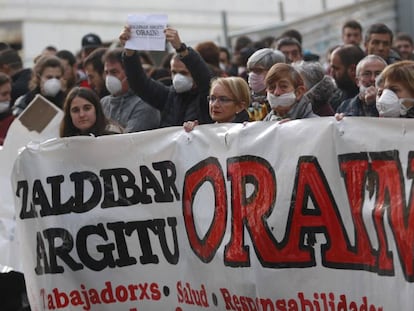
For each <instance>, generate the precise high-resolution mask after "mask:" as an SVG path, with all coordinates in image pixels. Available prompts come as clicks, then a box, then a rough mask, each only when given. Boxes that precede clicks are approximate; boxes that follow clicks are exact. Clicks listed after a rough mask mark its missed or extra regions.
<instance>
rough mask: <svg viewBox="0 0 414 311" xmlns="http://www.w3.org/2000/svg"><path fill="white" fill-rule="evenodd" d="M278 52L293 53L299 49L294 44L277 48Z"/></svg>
mask: <svg viewBox="0 0 414 311" xmlns="http://www.w3.org/2000/svg"><path fill="white" fill-rule="evenodd" d="M279 50H280V51H293V50H299V47H298V46H297V45H296V44H285V45H282V46H281V47H279Z"/></svg>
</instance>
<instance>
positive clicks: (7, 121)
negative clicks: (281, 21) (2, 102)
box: [0, 111, 14, 146]
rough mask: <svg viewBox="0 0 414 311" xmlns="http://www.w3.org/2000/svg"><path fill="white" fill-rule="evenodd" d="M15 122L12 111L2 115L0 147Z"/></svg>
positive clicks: (0, 120)
mask: <svg viewBox="0 0 414 311" xmlns="http://www.w3.org/2000/svg"><path fill="white" fill-rule="evenodd" d="M13 121H14V116H13V115H12V113H11V111H7V112H3V113H0V146H1V145H3V142H4V139H5V138H6V135H7V131H8V130H9V127H10V125H11V124H12V122H13Z"/></svg>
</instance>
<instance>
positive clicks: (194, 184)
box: [183, 151, 414, 282]
mask: <svg viewBox="0 0 414 311" xmlns="http://www.w3.org/2000/svg"><path fill="white" fill-rule="evenodd" d="M339 166H340V171H341V174H342V177H343V179H344V183H345V187H346V190H347V196H348V200H349V207H350V210H351V217H352V221H353V224H354V236H355V240H354V243H351V242H350V239H349V237H348V234H347V232H346V230H345V226H344V224H343V222H342V217H341V214H340V212H339V209H338V206H337V204H336V203H335V199H334V197H333V194H332V191H331V189H330V187H329V184H328V181H327V179H326V177H325V175H324V173H323V171H322V169H321V167H320V165H319V163H318V161H317V159H316V158H315V157H313V156H302V157H300V158H299V161H298V165H297V171H296V179H295V183H294V188H293V190H292V193H293V195H292V199H291V202H292V203H291V206H290V209H289V216H288V221H287V227H286V232H285V235H284V237H283V239H282V241H280V242H279V241H277V240H276V239H275V237H274V235H273V233H272V230H273V229H274V228H269V226H268V223H267V218H268V217H269V215H270V214H271V213H272V211H273V208H274V204H275V200H276V193H277V192H276V191H277V184H276V177H275V173H274V171H273V168H272V167H271V165H270V164H269V163H268V162H267V161H266V160H265V159H263V158H258V157H254V156H241V157H235V158H230V159H228V161H227V175H228V176H227V177H228V180H229V181H230V182H231V212H232V214H231V215H232V218H231V235H230V241H229V243H228V244H227V245H226V247H225V253H224V262H225V264H226V265H227V266H234V267H240V266H249V265H250V254H249V248H248V246H246V245H245V242H244V229H245V228H246V229H247V231H248V232H249V234H250V238H251V241H252V245H253V247H254V250H255V252H256V255H257V258H258V259H259V260H260V262H261V264H262V265H263V266H265V267H274V268H277V267H310V266H314V265H315V264H316V262H315V254H314V247H313V245H312V243H313V241H314V235H315V234H316V233H322V234H324V235H325V237H326V239H327V243H325V244H324V245H322V246H321V254H322V264H323V265H324V266H326V267H332V268H341V269H360V270H367V271H376V272H377V273H378V274H380V275H394V273H395V272H394V264H393V256H392V253H391V251H390V250H389V247H388V243H389V241H388V239H387V235H386V230H385V225H384V213H385V211H386V210H387V211H388V213H389V224H390V227H391V230H392V232H393V234H394V240H395V243H396V246H397V250H398V254H399V257H400V261H401V264H402V268H403V272H404V275H405V277H406V279H407V280H408V281H410V282H412V281H414V242H413V241H414V215H412V214H413V213H412V212H411V211H412V210H413V207H412V206H413V205H414V202H413V200H412V199H411V198H412V197H413V196H412V195H410V201H409V202H410V203H409V205H408V208H407V207H406V204H405V192H404V176H403V173H402V169H401V164H400V161H399V158H398V151H387V152H371V153H357V154H345V155H340V156H339ZM407 175H408V178H410V179H413V176H414V152H410V154H409V163H408V169H407ZM205 182H210V183H211V184H212V186H213V189H214V194H215V206H214V217H213V220H212V223H211V224H210V227H209V230H208V231H207V233H206V234H205V236H204V237H202V238H200V237H199V236H198V234H197V231H196V227H195V222H194V215H195V214H196V213H197V211H195V210H193V202H194V199H195V196H196V194H197V191H198V190H199V188H200V187H201V186H202V185H203V184H204V183H205ZM248 185H250V186H252V187H253V190H252V191H251V193H250V194H248V193H247V189H248V187H247V186H248ZM367 185H369V186H370V185H371V186H375V192H376V197H375V205H374V208H373V212H372V214H373V219H374V224H375V229H376V234H377V238H378V250H375V249H374V248H373V246H372V242H371V239H370V237H369V235H368V231H367V227H366V224H365V223H364V219H363V206H364V199H365V195H366V191H367V189H366V187H367ZM413 187H414V186H413V185H412V187H411V189H412V190H411V193H412V194H414V189H413ZM371 190H374V188H372V189H371ZM368 191H370V189H368ZM391 194H392V195H391ZM310 200H311V202H312V207H309V206H308V203H309V202H310ZM183 213H184V222H185V225H186V229H187V230H186V231H187V234H188V237H189V242H190V245H191V247H192V249H193V250H194V252H195V254H196V255H197V256H199V258H200V259H201V260H203V261H204V262H209V261H211V260H212V258H213V257H214V255H215V253H216V251H217V249H218V248H219V246H220V244H221V242H222V239H223V236H224V234H225V230H226V222H227V195H226V184H225V180H224V177H223V173H222V168H221V166H220V164H219V162H218V160H217V159H215V158H208V159H206V160H204V161H202V162H200V163H198V164H197V165H196V166H194V167H193V168H192V169H191V170H190V171H188V172H187V175H186V179H185V184H184V194H183ZM306 235H307V236H308V239H307V241H310V242H309V243H308V244H306V243H305V240H306V239H305V237H306Z"/></svg>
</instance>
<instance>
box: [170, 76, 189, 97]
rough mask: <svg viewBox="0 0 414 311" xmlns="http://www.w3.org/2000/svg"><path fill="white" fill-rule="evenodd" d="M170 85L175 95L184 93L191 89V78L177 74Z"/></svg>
mask: <svg viewBox="0 0 414 311" xmlns="http://www.w3.org/2000/svg"><path fill="white" fill-rule="evenodd" d="M172 83H173V86H174V88H175V91H176V92H177V93H184V92H187V91H189V90H191V88H192V87H193V78H191V77H189V76H185V75H182V74H181V73H177V74H175V75H174V78H173V81H172Z"/></svg>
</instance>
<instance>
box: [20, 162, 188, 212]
mask: <svg viewBox="0 0 414 311" xmlns="http://www.w3.org/2000/svg"><path fill="white" fill-rule="evenodd" d="M152 167H153V170H155V171H157V172H158V173H159V175H160V176H157V174H155V173H154V171H152V170H150V169H149V168H148V167H147V166H140V175H141V176H140V177H141V184H142V190H141V189H140V187H139V186H138V185H137V184H136V177H135V175H134V174H133V172H131V171H130V170H128V169H126V168H113V169H104V170H101V171H100V172H99V176H101V178H102V181H101V180H100V177H99V176H98V175H97V174H95V173H93V172H90V171H82V172H73V173H71V174H70V175H69V178H70V180H71V181H72V184H73V193H72V195H71V196H69V197H68V198H65V201H63V200H64V198H63V194H62V192H63V189H64V190H65V191H64V192H63V193H65V194H66V193H67V192H68V190H69V189H70V187H69V185H67V182H66V183H65V181H66V179H65V176H64V175H56V176H49V177H46V182H44V181H42V180H41V179H35V180H34V181H33V182H31V183H29V181H27V180H20V181H18V182H17V185H16V193H15V195H16V197H17V198H19V199H20V202H21V203H20V213H19V217H20V218H21V219H29V218H36V217H39V216H40V217H46V216H55V215H65V214H70V213H86V212H88V211H90V210H92V209H94V208H95V207H96V206H98V205H99V202H101V201H102V203H101V208H111V207H119V206H131V205H136V204H139V203H142V204H150V203H153V202H154V201H155V202H173V201H174V199H175V200H177V201H178V200H180V193H179V192H178V190H177V185H176V178H177V173H176V169H175V165H174V163H173V162H171V161H162V162H157V163H152ZM160 177H161V179H159V178H160ZM44 183H46V184H48V185H49V188H45V184H44ZM89 189H91V191H88V190H89ZM89 192H90V194H88V197H85V193H89ZM49 193H50V194H49ZM48 195H50V197H48Z"/></svg>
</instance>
